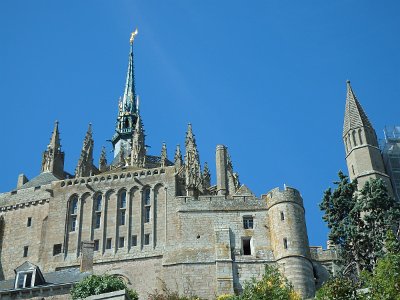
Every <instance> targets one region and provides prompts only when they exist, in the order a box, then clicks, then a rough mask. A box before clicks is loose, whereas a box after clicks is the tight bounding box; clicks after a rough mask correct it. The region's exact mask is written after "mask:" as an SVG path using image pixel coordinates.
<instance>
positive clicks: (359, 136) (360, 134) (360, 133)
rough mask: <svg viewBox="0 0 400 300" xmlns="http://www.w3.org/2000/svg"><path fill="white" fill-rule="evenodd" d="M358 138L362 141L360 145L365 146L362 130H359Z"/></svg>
mask: <svg viewBox="0 0 400 300" xmlns="http://www.w3.org/2000/svg"><path fill="white" fill-rule="evenodd" d="M358 138H359V139H360V144H361V145H362V144H363V138H362V130H361V129H358Z"/></svg>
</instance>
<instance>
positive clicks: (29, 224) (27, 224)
mask: <svg viewBox="0 0 400 300" xmlns="http://www.w3.org/2000/svg"><path fill="white" fill-rule="evenodd" d="M26 226H27V227H31V226H32V218H31V217H29V218H28V221H27V222H26Z"/></svg>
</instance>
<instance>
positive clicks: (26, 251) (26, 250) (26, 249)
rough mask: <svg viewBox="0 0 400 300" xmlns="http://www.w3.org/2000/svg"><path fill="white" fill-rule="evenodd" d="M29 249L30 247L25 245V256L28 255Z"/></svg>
mask: <svg viewBox="0 0 400 300" xmlns="http://www.w3.org/2000/svg"><path fill="white" fill-rule="evenodd" d="M28 249H29V247H28V246H25V247H24V254H23V257H27V256H28Z"/></svg>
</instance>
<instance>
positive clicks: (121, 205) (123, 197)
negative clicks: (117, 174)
mask: <svg viewBox="0 0 400 300" xmlns="http://www.w3.org/2000/svg"><path fill="white" fill-rule="evenodd" d="M119 197H120V200H119V208H126V192H125V191H123V192H121V194H120V196H119Z"/></svg>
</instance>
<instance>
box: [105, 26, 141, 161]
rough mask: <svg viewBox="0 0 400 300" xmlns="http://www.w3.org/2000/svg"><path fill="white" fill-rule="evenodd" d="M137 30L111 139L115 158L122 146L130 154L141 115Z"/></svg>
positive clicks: (134, 33)
mask: <svg viewBox="0 0 400 300" xmlns="http://www.w3.org/2000/svg"><path fill="white" fill-rule="evenodd" d="M137 33H138V31H137V29H136V30H135V31H134V32H133V33H132V34H131V39H130V51H129V60H128V71H127V74H126V82H125V88H124V94H123V96H122V97H121V98H120V99H119V103H118V116H117V125H116V128H115V131H116V132H115V134H114V136H113V137H112V138H111V142H112V144H113V150H114V158H115V157H117V156H118V153H119V152H120V149H121V148H122V146H124V147H125V150H127V153H129V149H130V146H129V142H130V140H131V139H132V134H133V132H134V130H135V125H136V121H137V118H138V115H139V109H138V103H137V101H138V98H137V96H136V90H135V73H134V59H133V41H134V38H135V36H136V35H137Z"/></svg>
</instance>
